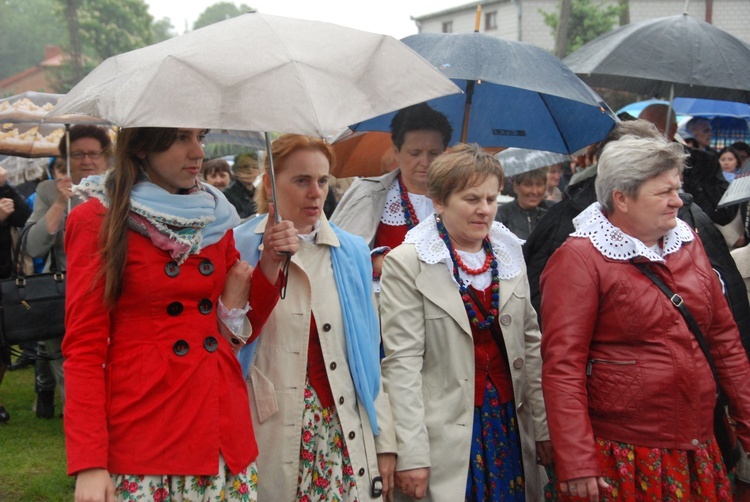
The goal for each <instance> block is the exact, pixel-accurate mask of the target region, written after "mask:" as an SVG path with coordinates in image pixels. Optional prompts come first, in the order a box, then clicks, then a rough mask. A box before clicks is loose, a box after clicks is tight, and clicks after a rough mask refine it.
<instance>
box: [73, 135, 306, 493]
mask: <svg viewBox="0 0 750 502" xmlns="http://www.w3.org/2000/svg"><path fill="white" fill-rule="evenodd" d="M204 133H205V131H204V130H202V129H161V128H138V129H124V130H122V131H121V133H120V135H119V139H118V141H117V149H116V162H115V167H114V170H113V171H111V172H109V173H106V174H105V175H103V176H101V177H90V178H87V179H85V180H83V181H82V183H81V185H79V186H78V187H77V188H76V191H77V193H78V194H79V195H81V196H82V197H83V198H84V199H87V201H86V202H85V203H83V204H81V205H80V206H79V207H77V208H76V209H75V210H74V211H72V212H71V214H70V217H69V219H68V221H67V229H66V236H65V247H66V252H67V255H68V270H67V273H68V283H67V304H66V311H67V319H66V330H67V331H66V335H65V339H64V342H63V355H64V357H65V363H64V364H65V374H66V382H65V383H66V390H67V392H68V400H67V403H66V408H65V434H66V443H67V450H68V472H69V473H70V474H71V475H76V476H77V478H78V479H77V483H76V500H80V501H84V500H86V501H89V500H92V501H93V500H106V501H110V500H136V499H141V498H144V499H148V500H174V499H180V500H182V499H183V498H185V499H190V500H215V499H219V498H221V500H255V499H256V495H255V493H256V486H257V474H256V469H255V463H254V461H255V458H256V456H257V454H258V449H257V445H256V443H255V437H254V434H253V428H252V423H251V418H250V411H249V404H248V400H247V392H246V389H245V385H244V382H243V379H242V374H241V370H240V366H239V363H238V361H237V358H236V357H235V351H234V350H235V349H238V348H239V347H241V346H242V345H243V344H244V343H245V342H246V341H247V340H248V338H249V334H248V333H244V334H243V329H242V326H243V322H244V317H245V314H246V312H247V299H248V294H249V287H250V277H251V275H250V274H251V271H252V268H251V267H250V266H249V265H247V263H245V262H240V261H239V253H238V252H237V250H236V249H235V246H234V239H233V236H232V232H229V230H230V229H231V228H233V227H234V226H235V225H237V224H238V223H239V217H238V216H237V213H236V211H235V210H234V208H233V207H232V206H231V205H230V204H229V203H228V202H227V200H226V199H225V198H224V196H223V195H222V194H221V192H220V191H218V190H216V189H214V188H213V187H211V186H209V185H206V184H203V183H200V182H198V181H197V177H198V174H199V173H200V167H201V162H202V160H203V150H202V148H201V140H202V138H203V135H204ZM269 232H270V234H273V233H274V232H275V234H273V235H274V237H273V238H267V239H266V242H268V243H270V245H271V247H273V248H275V250H278V251H285V250H286V251H294V248H292V247H290V246H293V245H296V233H295V232H294V230H293V228H291V225H290V224H288V222H286V223H281V224H279V225H277V226H274V227H272V230H269ZM270 234H269V235H270ZM290 236H291V239H288V240H287V239H285V238H286V237H290ZM286 244H290V246H285V245H286ZM267 254H268V255H269V258H268V261H267V262H266V263H265V264H264V263H261V264H260V266H261V267H263V266H266V267H271V266H273V267H276V266H277V265H278V261H277V260H276V256H278V254H277V253H267ZM267 273H268V272H267ZM220 295H221V296H220ZM217 315H218V319H221V322H219V321H218V320H217ZM237 325H239V326H237ZM244 325H246V324H244ZM220 326H221V329H220Z"/></svg>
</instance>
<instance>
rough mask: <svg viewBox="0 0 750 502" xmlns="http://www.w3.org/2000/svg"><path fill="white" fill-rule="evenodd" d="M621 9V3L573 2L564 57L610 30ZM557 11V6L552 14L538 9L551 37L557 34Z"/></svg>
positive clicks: (575, 0)
mask: <svg viewBox="0 0 750 502" xmlns="http://www.w3.org/2000/svg"><path fill="white" fill-rule="evenodd" d="M623 8H625V4H623V3H618V5H604V2H603V1H601V0H600V1H598V2H594V1H593V0H573V9H572V11H571V13H570V22H569V25H568V37H567V49H566V51H565V55H568V54H570V53H571V52H574V51H575V50H576V49H578V48H580V47H581V46H582V45H583V44H585V43H586V42H589V41H591V40H593V39H595V38H596V37H598V36H599V35H601V34H602V33H606V32H608V31H610V30H612V28H614V26H615V24H616V23H617V21H618V20H619V18H620V14H621V12H622V9H623ZM559 11H560V8H559V5H558V8H557V10H556V11H554V12H545V11H544V10H542V9H539V13H540V14H541V15H542V17H544V24H546V25H547V26H549V27H550V28H551V29H552V35H553V36H555V34H556V33H557V26H558V23H559V21H560V16H559Z"/></svg>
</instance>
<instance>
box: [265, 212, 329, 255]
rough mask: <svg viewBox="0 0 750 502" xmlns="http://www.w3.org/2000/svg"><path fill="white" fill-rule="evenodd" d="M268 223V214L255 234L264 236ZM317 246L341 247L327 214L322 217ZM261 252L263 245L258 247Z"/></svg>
mask: <svg viewBox="0 0 750 502" xmlns="http://www.w3.org/2000/svg"><path fill="white" fill-rule="evenodd" d="M267 222H268V215H267V214H266V215H265V216H263V220H261V221H260V223H258V225H257V226H256V227H255V230H254V233H256V234H262V233H263V232H265V231H266V223H267ZM316 244H322V245H326V246H333V247H339V246H341V242H339V238H338V236H337V235H336V233H335V232H334V231H333V228H331V224H330V223H328V218H326V216H325V214H321V215H320V230H318V238H317V241H316ZM258 249H260V250H261V251H262V250H263V244H262V243H261V245H260V246H259V247H258Z"/></svg>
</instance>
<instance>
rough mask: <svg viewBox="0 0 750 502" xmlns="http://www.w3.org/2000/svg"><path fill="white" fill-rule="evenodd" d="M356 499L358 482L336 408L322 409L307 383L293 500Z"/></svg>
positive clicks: (348, 500) (352, 501) (349, 500)
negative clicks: (295, 489)
mask: <svg viewBox="0 0 750 502" xmlns="http://www.w3.org/2000/svg"><path fill="white" fill-rule="evenodd" d="M358 499H359V493H358V492H357V481H356V479H355V477H354V469H353V468H352V463H351V461H350V460H349V451H348V450H347V448H346V442H345V441H344V433H343V432H342V431H341V422H340V421H339V415H338V413H336V407H335V406H331V407H328V408H324V407H323V406H322V405H321V404H320V399H318V395H317V394H316V393H315V389H313V387H312V385H310V382H309V381H308V382H307V385H306V387H305V410H304V412H303V413H302V440H301V441H300V463H299V478H298V480H297V498H296V500H299V501H302V502H308V501H312V500H315V501H323V500H330V501H337V502H338V501H342V502H343V501H347V502H354V501H356V500H358Z"/></svg>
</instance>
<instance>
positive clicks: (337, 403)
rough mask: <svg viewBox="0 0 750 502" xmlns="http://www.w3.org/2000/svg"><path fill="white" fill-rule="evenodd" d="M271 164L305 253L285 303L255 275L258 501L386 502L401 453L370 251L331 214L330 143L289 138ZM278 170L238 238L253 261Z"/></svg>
mask: <svg viewBox="0 0 750 502" xmlns="http://www.w3.org/2000/svg"><path fill="white" fill-rule="evenodd" d="M272 154H273V157H274V161H275V170H276V179H277V193H278V212H279V214H280V215H281V216H282V217H283V218H284V219H285V220H290V221H292V223H294V227H295V228H296V229H297V231H298V232H299V250H298V251H297V252H296V253H295V254H294V256H292V258H291V262H290V264H289V268H288V270H287V271H286V274H285V275H286V277H285V280H286V285H285V290H286V292H285V295H286V296H285V297H284V299H282V300H279V286H280V284H279V283H277V284H270V283H269V282H268V280H267V279H265V277H264V276H262V274H257V273H256V274H254V275H253V289H252V293H251V296H250V306H251V309H252V310H251V311H250V314H249V317H250V321H251V324H252V329H253V332H257V331H258V330H259V329H260V330H261V333H260V335H259V337H258V341H257V344H256V346H255V352H254V357H250V358H249V357H246V354H245V353H241V354H240V359H241V361H242V363H243V369H247V366H248V364H249V362H250V359H252V364H250V365H249V372H248V373H247V385H248V390H249V393H250V408H251V411H252V415H253V418H254V420H255V422H254V424H257V426H256V427H255V434H256V439H257V441H258V447H259V454H258V459H257V468H258V500H261V501H266V500H267V501H282V502H286V501H290V502H291V501H293V500H301V501H306V500H340V501H353V500H359V501H364V500H380V499H381V498H382V495H381V491H382V490H384V489H385V490H388V489H389V487H390V484H389V483H390V479H389V478H388V477H387V476H385V475H384V476H381V475H380V472H379V468H378V457H377V453H379V452H395V438H394V435H393V430H392V423H391V415H390V407H389V400H388V397H387V395H385V394H384V393H383V391H382V386H381V385H380V366H379V330H378V322H377V315H376V313H375V308H374V303H373V295H372V287H371V277H372V266H371V263H370V257H369V249H368V247H367V244H366V243H365V242H364V240H363V239H362V238H360V237H356V236H354V235H351V234H348V233H346V232H344V231H342V230H340V229H338V228H336V227H335V226H333V225H331V224H329V223H328V221H327V220H326V217H325V215H324V214H323V203H324V201H325V198H326V194H327V192H328V172H329V169H330V165H331V163H332V160H333V151H332V149H331V147H330V145H329V144H327V143H325V142H324V141H322V140H319V139H316V138H308V137H305V136H297V135H285V136H282V137H280V138H278V139H276V140H275V141H274V142H273V145H272ZM267 170H268V165H266V173H265V174H264V178H263V179H264V185H263V187H261V188H262V189H261V190H259V191H258V192H262V194H260V196H258V194H257V193H256V202H257V203H258V211H259V213H260V214H261V216H259V217H257V218H256V219H253V220H250V221H248V222H247V223H245V224H243V225H240V226H239V227H237V228H236V229H235V238H236V243H237V248H238V249H239V250H240V253H241V255H242V256H243V259H246V260H248V261H249V262H250V263H253V262H255V261H256V259H257V254H258V253H259V252H260V253H262V249H263V243H262V242H261V236H262V235H263V232H264V229H265V227H266V225H267V221H268V218H269V217H270V218H273V216H274V215H273V211H270V212H269V214H268V215H266V214H263V213H266V212H267V211H268V209H269V204H268V202H269V201H268V199H269V198H270V192H271V188H270V182H269V178H268V175H267ZM271 221H273V220H271ZM283 280H284V277H283V274H282V278H281V282H283ZM243 350H245V349H243ZM355 375H358V376H359V380H357V377H355ZM363 375H364V377H363Z"/></svg>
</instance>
